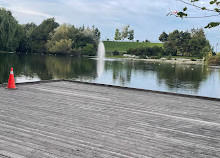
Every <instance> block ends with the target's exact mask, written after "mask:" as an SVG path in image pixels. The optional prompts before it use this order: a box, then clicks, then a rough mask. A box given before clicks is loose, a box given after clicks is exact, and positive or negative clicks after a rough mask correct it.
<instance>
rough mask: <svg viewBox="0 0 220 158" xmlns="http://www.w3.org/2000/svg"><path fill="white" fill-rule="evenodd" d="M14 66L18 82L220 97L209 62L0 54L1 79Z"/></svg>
mask: <svg viewBox="0 0 220 158" xmlns="http://www.w3.org/2000/svg"><path fill="white" fill-rule="evenodd" d="M11 67H14V73H15V80H16V82H17V83H19V82H27V81H29V82H30V81H40V80H51V79H71V80H78V81H86V82H95V83H103V84H110V85H118V86H125V87H134V88H142V89H150V90H158V91H166V92H174V93H182V94H191V95H199V96H208V97H215V98H220V69H219V67H210V66H207V65H185V64H165V63H157V62H155V63H153V62H146V61H133V60H113V59H105V60H96V59H92V58H76V57H71V56H55V55H44V54H0V83H1V84H2V83H7V81H8V77H9V71H10V68H11Z"/></svg>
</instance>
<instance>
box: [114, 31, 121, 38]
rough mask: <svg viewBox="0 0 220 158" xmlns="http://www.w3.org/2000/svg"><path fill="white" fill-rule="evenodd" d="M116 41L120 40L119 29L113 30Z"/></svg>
mask: <svg viewBox="0 0 220 158" xmlns="http://www.w3.org/2000/svg"><path fill="white" fill-rule="evenodd" d="M114 39H115V40H116V41H118V40H121V32H120V30H119V29H116V30H115V38H114Z"/></svg>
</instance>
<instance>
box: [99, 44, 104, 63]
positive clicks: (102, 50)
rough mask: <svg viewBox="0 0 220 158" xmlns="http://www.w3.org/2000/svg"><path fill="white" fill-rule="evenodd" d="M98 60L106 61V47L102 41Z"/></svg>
mask: <svg viewBox="0 0 220 158" xmlns="http://www.w3.org/2000/svg"><path fill="white" fill-rule="evenodd" d="M98 59H99V60H103V59H105V45H104V43H103V42H102V41H100V42H99V46H98Z"/></svg>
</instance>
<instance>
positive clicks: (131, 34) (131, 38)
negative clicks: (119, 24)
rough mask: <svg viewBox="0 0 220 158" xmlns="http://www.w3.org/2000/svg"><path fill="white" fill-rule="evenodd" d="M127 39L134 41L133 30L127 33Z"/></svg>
mask: <svg viewBox="0 0 220 158" xmlns="http://www.w3.org/2000/svg"><path fill="white" fill-rule="evenodd" d="M128 39H129V40H130V41H132V40H134V30H130V31H129V32H128Z"/></svg>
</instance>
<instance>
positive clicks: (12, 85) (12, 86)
mask: <svg viewBox="0 0 220 158" xmlns="http://www.w3.org/2000/svg"><path fill="white" fill-rule="evenodd" d="M7 88H8V89H16V86H15V79H14V72H13V68H11V71H10V75H9V79H8V86H7Z"/></svg>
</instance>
